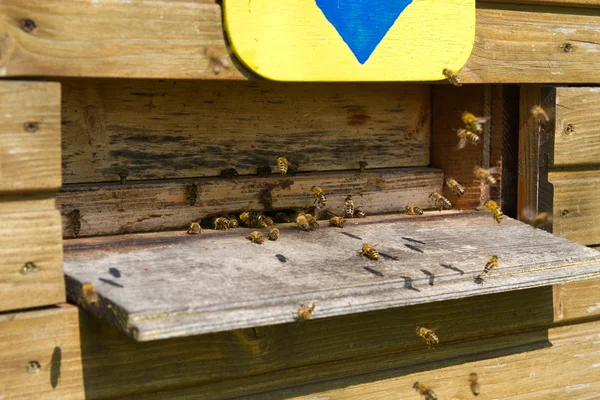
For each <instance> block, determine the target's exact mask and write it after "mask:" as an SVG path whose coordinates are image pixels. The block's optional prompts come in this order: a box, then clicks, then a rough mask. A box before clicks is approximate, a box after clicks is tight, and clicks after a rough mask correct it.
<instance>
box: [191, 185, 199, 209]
mask: <svg viewBox="0 0 600 400" xmlns="http://www.w3.org/2000/svg"><path fill="white" fill-rule="evenodd" d="M189 201H190V206H193V205H194V204H196V202H197V201H198V184H197V183H192V185H191V186H190V197H189Z"/></svg>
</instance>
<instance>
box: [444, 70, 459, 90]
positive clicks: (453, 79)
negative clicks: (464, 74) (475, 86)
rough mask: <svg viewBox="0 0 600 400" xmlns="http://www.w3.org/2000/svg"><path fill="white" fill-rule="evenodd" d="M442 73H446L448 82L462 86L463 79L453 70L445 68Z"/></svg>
mask: <svg viewBox="0 0 600 400" xmlns="http://www.w3.org/2000/svg"><path fill="white" fill-rule="evenodd" d="M442 73H443V74H444V76H445V77H446V79H447V80H448V82H450V83H451V84H453V85H454V86H462V81H461V80H460V78H459V77H458V75H456V74H455V73H454V72H453V71H452V70H450V69H448V68H444V70H443V71H442Z"/></svg>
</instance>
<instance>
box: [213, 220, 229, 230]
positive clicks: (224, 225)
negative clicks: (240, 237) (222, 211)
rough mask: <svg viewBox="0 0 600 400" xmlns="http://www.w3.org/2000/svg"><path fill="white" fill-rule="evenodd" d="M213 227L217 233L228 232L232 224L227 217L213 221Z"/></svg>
mask: <svg viewBox="0 0 600 400" xmlns="http://www.w3.org/2000/svg"><path fill="white" fill-rule="evenodd" d="M213 226H214V228H215V230H217V231H228V230H229V227H230V222H229V220H228V219H227V218H225V217H217V218H215V219H213Z"/></svg>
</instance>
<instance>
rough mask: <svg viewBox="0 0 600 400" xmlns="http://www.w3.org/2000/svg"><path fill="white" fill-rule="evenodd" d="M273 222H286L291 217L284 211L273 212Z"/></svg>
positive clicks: (290, 219) (290, 220)
mask: <svg viewBox="0 0 600 400" xmlns="http://www.w3.org/2000/svg"><path fill="white" fill-rule="evenodd" d="M275 222H279V223H288V222H292V218H291V217H290V216H289V215H287V214H286V213H284V212H278V213H277V214H275Z"/></svg>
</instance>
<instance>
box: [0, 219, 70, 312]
mask: <svg viewBox="0 0 600 400" xmlns="http://www.w3.org/2000/svg"><path fill="white" fill-rule="evenodd" d="M0 219H1V220H2V223H1V224H0V311H8V310H15V309H23V308H30V307H37V306H44V305H49V304H56V303H62V302H64V301H65V298H66V295H65V281H64V277H63V257H62V237H61V221H60V215H59V212H58V211H56V210H54V209H51V210H38V211H33V210H32V211H27V212H22V213H12V214H0ZM27 263H33V264H34V265H35V267H33V266H31V268H29V269H27V271H26V272H24V271H23V267H24V266H26V264H27Z"/></svg>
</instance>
